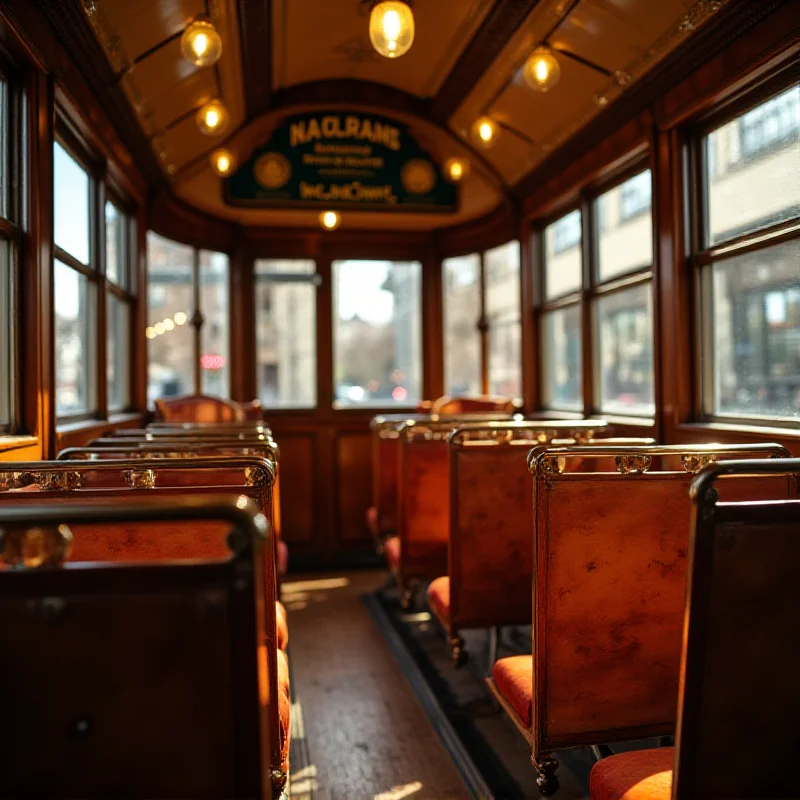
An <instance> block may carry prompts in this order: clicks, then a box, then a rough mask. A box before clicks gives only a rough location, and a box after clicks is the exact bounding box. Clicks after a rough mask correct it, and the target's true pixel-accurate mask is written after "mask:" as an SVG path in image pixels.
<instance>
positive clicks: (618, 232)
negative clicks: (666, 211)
mask: <svg viewBox="0 0 800 800" xmlns="http://www.w3.org/2000/svg"><path fill="white" fill-rule="evenodd" d="M651 202H652V182H651V178H650V170H649V169H648V170H645V171H644V172H640V173H639V174H638V175H634V177H632V178H630V179H629V180H627V181H625V182H624V183H622V184H620V185H619V186H615V187H614V188H613V189H610V190H609V191H607V192H606V193H605V194H602V195H600V197H598V198H597V200H596V201H595V210H596V215H597V216H596V219H597V231H598V242H597V271H598V279H599V280H600V281H607V280H609V279H610V278H615V277H617V276H618V275H623V274H625V273H627V272H632V271H634V270H637V269H642V268H644V267H651V266H652V264H653V215H652V210H651Z"/></svg>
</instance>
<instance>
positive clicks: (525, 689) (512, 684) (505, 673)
mask: <svg viewBox="0 0 800 800" xmlns="http://www.w3.org/2000/svg"><path fill="white" fill-rule="evenodd" d="M492 680H493V681H494V685H495V686H496V687H497V690H498V691H499V692H500V694H502V695H503V697H505V699H506V700H508V702H509V703H510V704H511V707H512V708H513V709H514V711H516V713H517V716H518V717H519V719H520V721H521V722H522V724H523V725H524V726H525V727H526V728H530V727H531V704H532V702H533V656H509V658H501V659H500V660H499V661H495V663H494V666H493V667H492Z"/></svg>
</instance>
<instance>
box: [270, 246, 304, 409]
mask: <svg viewBox="0 0 800 800" xmlns="http://www.w3.org/2000/svg"><path fill="white" fill-rule="evenodd" d="M316 271H317V265H316V264H315V263H314V262H313V261H305V260H303V261H291V260H280V259H263V260H260V261H256V264H255V276H256V285H255V291H256V295H255V303H256V314H255V319H256V370H257V373H256V375H257V380H258V397H259V399H260V400H261V402H262V404H263V405H264V406H265V407H267V406H271V407H273V408H275V407H278V408H280V407H289V408H313V407H314V406H315V405H316V404H317V293H316V286H315V285H314V284H313V283H311V282H310V281H303V280H296V278H298V277H300V278H302V276H304V275H309V276H313V275H315V274H316Z"/></svg>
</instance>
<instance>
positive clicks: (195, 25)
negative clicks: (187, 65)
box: [181, 20, 222, 67]
mask: <svg viewBox="0 0 800 800" xmlns="http://www.w3.org/2000/svg"><path fill="white" fill-rule="evenodd" d="M181 53H182V54H183V57H184V58H185V59H186V60H187V61H191V62H192V64H194V65H195V66H196V67H210V66H211V65H212V64H216V63H217V61H219V57H220V56H221V55H222V39H221V38H220V35H219V34H218V33H217V30H216V28H215V27H214V26H213V25H212V24H211V23H210V22H208V21H206V20H195V21H194V22H192V23H191V24H190V25H189V26H188V27H187V28H186V30H185V31H184V32H183V36H181Z"/></svg>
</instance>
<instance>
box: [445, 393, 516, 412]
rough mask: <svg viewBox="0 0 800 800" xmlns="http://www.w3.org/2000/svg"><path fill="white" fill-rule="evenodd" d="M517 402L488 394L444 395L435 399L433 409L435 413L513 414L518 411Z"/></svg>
mask: <svg viewBox="0 0 800 800" xmlns="http://www.w3.org/2000/svg"><path fill="white" fill-rule="evenodd" d="M518 410H519V409H518V408H517V405H516V403H514V401H513V400H512V399H511V398H510V397H498V396H494V395H488V394H478V395H460V396H458V397H449V396H448V395H444V396H443V397H440V398H439V399H438V400H435V401H434V403H433V407H432V408H431V411H432V412H433V413H434V414H443V415H454V414H486V413H492V412H495V413H504V414H513V413H514V412H515V411H518Z"/></svg>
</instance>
